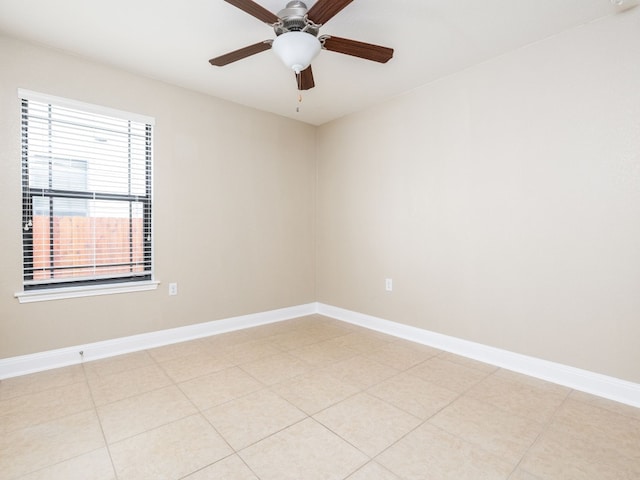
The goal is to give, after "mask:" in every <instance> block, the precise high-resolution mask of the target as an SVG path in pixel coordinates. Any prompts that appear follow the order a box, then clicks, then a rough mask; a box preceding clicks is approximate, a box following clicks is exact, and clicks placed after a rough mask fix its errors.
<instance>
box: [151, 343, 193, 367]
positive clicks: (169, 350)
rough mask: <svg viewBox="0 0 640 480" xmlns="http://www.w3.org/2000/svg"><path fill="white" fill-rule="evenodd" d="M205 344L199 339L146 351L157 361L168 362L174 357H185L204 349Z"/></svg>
mask: <svg viewBox="0 0 640 480" xmlns="http://www.w3.org/2000/svg"><path fill="white" fill-rule="evenodd" d="M205 349H206V348H205V345H204V344H203V342H202V341H201V340H190V341H188V342H179V343H173V344H171V345H164V346H162V347H157V348H152V349H150V350H147V353H148V354H149V355H150V356H151V357H152V358H153V359H154V360H155V361H156V362H158V363H162V362H168V361H169V360H175V359H176V358H181V357H187V356H189V355H193V354H195V353H200V352H202V351H204V350H205Z"/></svg>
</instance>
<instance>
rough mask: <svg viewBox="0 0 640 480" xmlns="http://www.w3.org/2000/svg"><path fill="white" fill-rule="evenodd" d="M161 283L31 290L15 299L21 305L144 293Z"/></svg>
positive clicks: (131, 283) (18, 294)
mask: <svg viewBox="0 0 640 480" xmlns="http://www.w3.org/2000/svg"><path fill="white" fill-rule="evenodd" d="M159 284H160V282H157V281H155V280H150V281H145V282H127V283H112V284H106V285H88V286H82V287H63V288H48V289H43V290H29V291H25V292H17V293H16V294H15V297H16V298H17V299H18V301H19V302H20V303H32V302H45V301H49V300H63V299H66V298H77V297H93V296H97V295H113V294H116V293H130V292H144V291H147V290H155V289H157V288H158V285H159Z"/></svg>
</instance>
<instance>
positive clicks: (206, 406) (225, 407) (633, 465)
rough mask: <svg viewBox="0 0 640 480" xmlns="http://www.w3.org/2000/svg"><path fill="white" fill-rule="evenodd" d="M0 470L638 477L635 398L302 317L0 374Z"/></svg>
mask: <svg viewBox="0 0 640 480" xmlns="http://www.w3.org/2000/svg"><path fill="white" fill-rule="evenodd" d="M0 478H2V479H5V480H8V479H20V480H36V479H46V480H56V479H64V480H70V479H71V480H73V479H82V480H112V479H119V480H130V479H131V480H143V479H153V480H161V479H176V480H177V479H185V480H204V479H225V480H236V479H237V480H256V479H259V480H288V479H291V480H315V479H318V480H320V479H322V480H342V479H348V480H399V479H407V480H409V479H410V480H414V479H415V480H418V479H455V480H463V479H472V480H481V479H510V480H543V479H562V480H566V479H597V480H606V479H616V480H620V479H640V409H634V408H632V407H627V406H624V405H620V404H616V403H614V402H610V401H607V400H603V399H600V398H597V397H592V396H589V395H586V394H583V393H579V392H575V391H572V390H570V389H568V388H565V387H561V386H558V385H554V384H550V383H545V382H542V381H540V380H536V379H532V378H529V377H525V376H522V375H519V374H515V373H512V372H509V371H506V370H501V369H497V368H495V367H492V366H490V365H486V364H482V363H479V362H475V361H472V360H468V359H465V358H461V357H458V356H455V355H452V354H449V353H445V352H442V351H439V350H435V349H433V348H429V347H426V346H422V345H418V344H414V343H411V342H407V341H404V340H399V339H397V338H393V337H389V336H386V335H382V334H379V333H376V332H372V331H369V330H366V329H363V328H360V327H356V326H353V325H349V324H346V323H341V322H338V321H335V320H331V319H327V318H323V317H320V316H310V317H304V318H300V319H295V320H291V321H287V322H281V323H277V324H272V325H267V326H262V327H257V328H253V329H248V330H244V331H238V332H232V333H228V334H224V335H218V336H214V337H210V338H206V339H201V340H197V341H192V342H187V343H180V344H176V345H170V346H166V347H161V348H157V349H153V350H148V351H143V352H138V353H132V354H129V355H123V356H119V357H114V358H110V359H105V360H99V361H95V362H88V363H85V364H84V365H78V366H73V367H68V368H62V369H58V370H51V371H47V372H42V373H37V374H33V375H28V376H23V377H16V378H12V379H7V380H3V381H1V382H0Z"/></svg>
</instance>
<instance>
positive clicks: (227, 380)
mask: <svg viewBox="0 0 640 480" xmlns="http://www.w3.org/2000/svg"><path fill="white" fill-rule="evenodd" d="M179 387H180V389H181V390H182V391H183V392H184V393H185V395H186V396H187V397H189V399H191V401H192V402H193V403H194V404H195V405H196V406H197V407H198V408H199V409H200V410H206V409H207V408H211V407H213V406H215V405H220V404H222V403H225V402H228V401H229V400H233V399H234V398H238V397H241V396H243V395H246V394H247V393H251V392H255V391H256V390H260V389H261V388H264V385H262V384H261V383H260V382H259V381H257V380H256V379H255V378H253V377H252V376H251V375H249V374H248V373H246V372H244V371H243V370H241V369H239V368H238V367H232V368H227V369H226V370H222V371H220V372H216V373H211V374H209V375H205V376H203V377H198V378H194V379H193V380H189V381H187V382H183V383H180V384H179Z"/></svg>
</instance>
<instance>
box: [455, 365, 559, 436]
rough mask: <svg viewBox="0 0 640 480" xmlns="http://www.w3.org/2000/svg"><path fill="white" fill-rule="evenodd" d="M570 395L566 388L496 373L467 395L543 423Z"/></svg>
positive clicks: (517, 375) (500, 372)
mask: <svg viewBox="0 0 640 480" xmlns="http://www.w3.org/2000/svg"><path fill="white" fill-rule="evenodd" d="M569 392H570V390H569V389H568V388H566V387H562V386H559V385H554V384H552V383H548V382H544V381H542V380H537V379H533V378H529V377H525V376H524V375H520V374H514V373H512V372H507V371H499V372H497V373H495V374H493V375H490V376H489V377H487V378H486V379H484V380H483V381H482V382H480V383H478V384H477V385H475V386H474V387H473V388H471V389H470V390H469V391H468V392H467V395H468V396H470V397H473V398H476V399H478V400H482V401H483V402H487V403H490V404H492V405H495V406H496V407H498V408H501V409H502V410H505V411H507V412H510V413H514V414H516V415H520V416H523V417H526V418H528V419H530V420H533V421H536V422H540V423H546V422H548V421H549V420H550V419H551V417H552V416H553V414H554V412H555V411H556V410H557V409H558V407H560V405H562V402H564V400H565V398H566V397H567V395H568V394H569Z"/></svg>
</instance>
